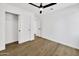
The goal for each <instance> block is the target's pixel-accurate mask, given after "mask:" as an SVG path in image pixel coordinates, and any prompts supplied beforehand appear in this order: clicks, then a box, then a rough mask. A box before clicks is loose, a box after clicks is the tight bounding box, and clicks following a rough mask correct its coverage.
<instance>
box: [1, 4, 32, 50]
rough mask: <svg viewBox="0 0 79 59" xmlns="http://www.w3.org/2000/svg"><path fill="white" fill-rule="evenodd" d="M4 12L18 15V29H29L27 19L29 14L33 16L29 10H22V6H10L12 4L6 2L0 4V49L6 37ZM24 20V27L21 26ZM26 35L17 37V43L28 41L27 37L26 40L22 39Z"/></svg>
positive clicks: (3, 45)
mask: <svg viewBox="0 0 79 59" xmlns="http://www.w3.org/2000/svg"><path fill="white" fill-rule="evenodd" d="M5 12H11V13H14V14H19V15H20V17H19V23H20V22H21V24H19V29H21V30H25V29H27V30H28V29H29V28H28V26H29V25H28V23H29V22H28V20H29V19H30V16H33V14H31V13H30V12H27V11H26V10H24V9H22V8H18V7H16V6H12V5H9V4H6V3H2V4H0V50H4V49H5V39H6V38H5V20H6V18H5V17H6V16H5ZM24 20H27V22H26V27H23V26H24V25H22V24H24V23H23V22H24ZM20 25H21V26H20ZM27 35H28V34H27ZM27 35H21V37H20V38H18V39H19V43H22V42H25V41H28V40H27V39H26V40H25V39H24V37H27ZM19 36H20V35H19Z"/></svg>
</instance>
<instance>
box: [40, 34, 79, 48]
mask: <svg viewBox="0 0 79 59" xmlns="http://www.w3.org/2000/svg"><path fill="white" fill-rule="evenodd" d="M41 37H42V38H45V39H48V40H51V41H54V42H57V43H59V44H63V45H66V46H69V47H72V48H75V49H79V47H78V46H76V45H72V44H68V43H66V42H62V41H57V40H55V39H53V38H50V37H48V36H44V35H42V36H41Z"/></svg>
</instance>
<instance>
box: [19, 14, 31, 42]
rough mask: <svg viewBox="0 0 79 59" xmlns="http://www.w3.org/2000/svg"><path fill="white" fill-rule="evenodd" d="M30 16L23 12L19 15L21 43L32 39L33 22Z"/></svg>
mask: <svg viewBox="0 0 79 59" xmlns="http://www.w3.org/2000/svg"><path fill="white" fill-rule="evenodd" d="M30 21H31V19H30V16H29V15H27V14H25V13H23V15H20V16H19V22H18V36H19V37H18V39H19V43H24V42H27V41H30V40H31V24H30Z"/></svg>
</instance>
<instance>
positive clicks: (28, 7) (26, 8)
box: [8, 3, 77, 14]
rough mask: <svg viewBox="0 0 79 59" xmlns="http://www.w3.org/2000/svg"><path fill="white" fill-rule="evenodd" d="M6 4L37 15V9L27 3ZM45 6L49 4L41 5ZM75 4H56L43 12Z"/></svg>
mask: <svg viewBox="0 0 79 59" xmlns="http://www.w3.org/2000/svg"><path fill="white" fill-rule="evenodd" d="M8 4H11V5H14V6H17V7H20V8H23V9H25V10H27V11H30V12H33V13H36V14H39V8H37V7H35V6H32V5H30V4H28V3H8ZM34 4H36V5H38V6H39V5H40V3H34ZM46 4H49V3H43V5H46ZM75 4H77V3H57V4H56V5H54V6H50V7H48V8H46V9H44V12H45V13H48V12H50V11H54V10H58V9H62V8H65V7H68V6H71V5H75ZM51 8H53V10H50V9H51Z"/></svg>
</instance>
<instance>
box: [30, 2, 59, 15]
mask: <svg viewBox="0 0 79 59" xmlns="http://www.w3.org/2000/svg"><path fill="white" fill-rule="evenodd" d="M29 4H30V5H33V6H35V7H37V8H40V14H42V12H43V9H44V8H47V7H50V6H53V5H55V4H57V3H50V4H47V5H45V6H43V5H42V3H40V6H37V5H35V4H33V3H29Z"/></svg>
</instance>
